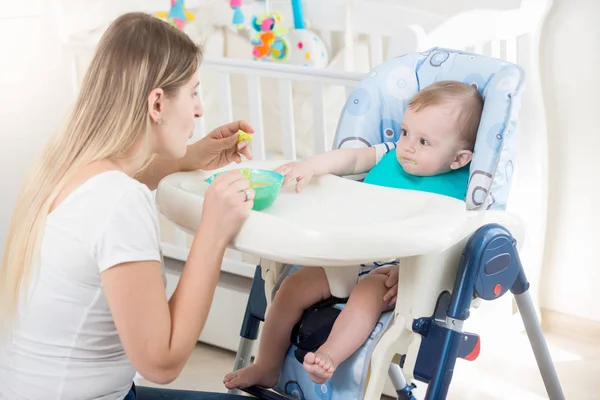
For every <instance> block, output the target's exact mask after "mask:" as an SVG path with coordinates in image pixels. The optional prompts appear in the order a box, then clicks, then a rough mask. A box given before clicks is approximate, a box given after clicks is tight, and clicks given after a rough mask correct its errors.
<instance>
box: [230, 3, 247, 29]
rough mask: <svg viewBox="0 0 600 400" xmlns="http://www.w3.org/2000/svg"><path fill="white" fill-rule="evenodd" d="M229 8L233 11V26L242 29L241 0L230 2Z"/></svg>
mask: <svg viewBox="0 0 600 400" xmlns="http://www.w3.org/2000/svg"><path fill="white" fill-rule="evenodd" d="M229 6H230V7H231V8H232V9H233V19H232V21H231V22H232V23H233V25H234V26H235V27H236V28H238V29H242V28H243V27H244V13H243V12H242V0H231V1H230V2H229Z"/></svg>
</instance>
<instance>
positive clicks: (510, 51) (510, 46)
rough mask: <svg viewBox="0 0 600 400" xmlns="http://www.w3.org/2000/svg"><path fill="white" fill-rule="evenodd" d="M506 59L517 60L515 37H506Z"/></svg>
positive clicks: (509, 60) (514, 61)
mask: <svg viewBox="0 0 600 400" xmlns="http://www.w3.org/2000/svg"><path fill="white" fill-rule="evenodd" d="M506 61H508V62H512V63H516V62H517V38H516V37H515V38H510V39H506Z"/></svg>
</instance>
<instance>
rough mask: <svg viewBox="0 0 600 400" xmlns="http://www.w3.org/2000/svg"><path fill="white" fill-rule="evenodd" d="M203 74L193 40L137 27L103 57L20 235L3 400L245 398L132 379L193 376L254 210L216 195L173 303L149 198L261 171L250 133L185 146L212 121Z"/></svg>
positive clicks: (120, 27)
mask: <svg viewBox="0 0 600 400" xmlns="http://www.w3.org/2000/svg"><path fill="white" fill-rule="evenodd" d="M200 58H201V51H200V49H199V48H198V47H197V46H196V45H195V44H194V43H193V42H192V41H191V40H190V39H189V37H188V36H187V35H185V34H184V33H182V32H180V31H178V30H177V29H175V28H172V27H171V26H170V25H168V24H167V23H165V22H163V21H160V20H158V19H156V18H154V17H151V16H149V15H145V14H141V13H131V14H126V15H123V16H121V17H120V18H118V19H117V20H116V21H114V22H113V24H112V25H111V26H110V27H109V28H108V30H107V31H106V33H105V34H104V36H103V38H102V40H101V41H100V43H99V44H98V47H97V49H96V53H95V55H94V57H93V59H92V61H91V64H90V66H89V69H88V71H87V73H86V76H85V79H84V81H83V84H82V87H81V91H80V93H79V96H78V98H77V101H76V103H75V105H74V108H73V110H72V112H71V114H70V116H69V118H68V120H67V122H66V124H65V126H64V128H63V129H62V131H61V132H60V133H59V134H58V135H57V136H55V137H53V138H52V139H51V140H50V142H49V144H48V145H47V146H46V148H45V150H44V152H43V154H42V156H41V158H40V160H39V162H38V163H37V164H36V165H35V167H34V168H33V170H32V172H31V173H30V174H29V176H28V178H27V179H26V182H25V184H24V186H23V189H22V191H21V193H20V195H19V198H18V200H17V204H16V208H15V211H14V215H13V218H12V222H11V225H10V228H9V233H8V239H7V242H6V247H5V250H4V257H3V260H2V271H1V275H0V318H1V319H0V321H1V322H2V328H3V329H2V333H3V334H4V335H3V336H2V339H3V340H2V342H1V346H0V350H1V352H0V398H7V399H32V400H38V399H47V400H50V399H62V400H68V399H77V400H81V399H123V398H128V399H130V398H132V399H136V398H137V399H139V400H146V399H154V398H169V397H168V396H173V397H177V398H181V399H186V398H189V399H192V398H193V399H205V400H206V399H221V398H223V399H225V398H230V399H234V398H237V397H238V396H228V395H225V394H209V393H197V392H196V393H191V392H186V393H184V392H181V391H179V392H177V393H174V392H169V391H166V390H164V389H150V388H141V387H138V388H136V387H135V386H134V385H133V377H134V375H135V371H136V370H137V371H139V372H140V373H141V374H142V375H143V376H144V377H145V378H146V379H148V380H150V381H152V382H156V383H161V384H164V383H168V382H171V381H173V380H174V379H175V378H176V377H177V376H178V375H179V373H180V372H181V370H182V368H183V366H184V365H185V363H186V361H187V359H188V357H189V356H190V353H191V352H192V349H193V348H194V345H195V343H196V340H197V338H198V336H199V334H200V332H201V331H202V328H203V326H204V323H205V321H206V318H207V315H208V311H209V308H210V305H211V301H212V298H213V294H214V291H215V287H216V285H217V282H218V278H219V271H220V265H221V261H222V258H223V254H224V251H225V248H226V245H227V244H228V243H229V242H230V241H231V240H232V238H233V237H234V236H235V235H236V234H237V232H238V231H239V229H240V227H241V225H242V223H243V222H244V221H245V219H246V217H247V215H248V213H249V210H250V209H251V208H252V204H253V200H252V199H253V196H254V193H253V191H252V190H251V189H250V188H249V187H248V182H247V181H246V180H245V179H243V178H242V177H241V176H240V174H239V173H236V172H230V173H228V174H223V175H222V176H220V177H219V178H218V179H217V180H216V181H215V183H214V184H213V185H211V188H210V189H209V190H208V191H207V193H206V198H205V203H204V208H203V216H202V224H201V225H200V227H199V228H198V231H197V232H196V235H195V238H194V242H193V244H192V248H191V252H190V255H189V257H188V260H187V262H186V264H185V268H184V271H183V274H182V276H181V279H180V281H179V285H178V286H177V289H176V290H175V293H174V294H173V296H172V297H171V299H170V300H167V297H166V294H165V276H164V271H163V269H162V262H161V260H162V257H161V253H160V247H159V230H158V229H159V226H158V225H159V224H158V219H157V214H156V210H155V208H154V202H153V196H152V193H151V191H150V190H151V189H154V188H156V186H157V185H158V182H159V181H160V180H161V179H162V178H163V177H165V176H166V175H167V174H170V173H173V172H176V171H187V170H196V169H214V168H217V167H220V166H223V165H225V164H228V163H230V162H233V161H235V162H240V161H241V154H244V155H245V156H246V157H248V158H251V154H250V152H249V151H248V149H247V148H246V147H245V146H243V145H241V146H238V145H237V141H236V139H237V134H236V132H237V131H238V129H243V130H246V131H250V132H252V128H251V127H249V126H248V125H247V124H245V123H243V122H235V123H231V124H229V125H226V126H223V127H221V128H218V129H217V130H215V131H213V132H211V133H210V134H209V135H208V136H207V137H206V138H205V139H203V140H201V141H199V142H197V143H196V144H194V145H191V146H188V145H187V142H188V139H189V138H190V137H191V135H192V131H193V128H194V118H198V117H200V116H201V114H202V106H201V104H200V100H199V98H198V95H197V93H196V89H197V86H198V84H199V83H198V79H197V76H198V74H197V68H198V67H199V64H200ZM240 153H241V154H240ZM161 396H164V397H161ZM239 398H240V399H242V398H243V397H239Z"/></svg>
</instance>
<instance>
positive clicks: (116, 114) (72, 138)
mask: <svg viewBox="0 0 600 400" xmlns="http://www.w3.org/2000/svg"><path fill="white" fill-rule="evenodd" d="M201 56H202V54H201V50H200V48H199V47H198V46H197V45H196V44H194V43H193V41H192V40H191V39H190V38H189V37H188V36H187V35H186V34H185V33H183V32H181V31H179V30H177V29H176V28H174V27H172V26H171V25H169V24H168V23H166V22H164V21H161V20H159V19H157V18H154V17H152V16H150V15H147V14H143V13H129V14H125V15H122V16H121V17H119V18H117V19H116V20H115V21H114V22H113V23H112V24H111V25H110V27H109V28H108V29H107V30H106V32H105V33H104V35H103V37H102V39H101V41H100V42H99V44H98V46H97V48H96V51H95V54H94V57H93V58H92V60H91V63H90V65H89V67H88V70H87V72H86V75H85V77H84V79H83V82H82V84H81V89H80V91H79V94H78V97H77V100H76V101H75V104H74V107H73V109H72V111H71V113H70V115H69V117H68V119H67V121H66V124H65V126H64V127H63V129H62V130H61V131H60V132H58V133H57V134H56V135H55V136H54V137H53V138H52V139H51V140H50V142H49V143H48V144H47V146H46V147H45V149H44V151H43V152H42V154H41V156H40V158H39V159H38V161H37V162H36V163H35V165H34V167H33V169H32V170H31V171H30V173H29V174H28V176H27V177H26V179H25V182H24V184H23V186H22V188H21V191H20V193H19V196H18V198H17V201H16V205H15V209H14V213H13V216H12V220H11V223H10V226H9V230H8V235H7V240H6V245H5V248H4V254H3V257H2V267H1V268H2V269H1V271H0V324H1V326H0V328H8V327H9V326H11V325H12V323H13V319H14V317H15V315H16V313H18V311H19V306H20V303H21V300H22V299H24V298H25V297H26V296H27V292H28V291H29V288H30V286H31V283H32V278H33V276H34V275H35V273H36V272H37V269H38V268H39V265H38V264H39V251H40V245H41V239H42V235H43V232H44V228H45V224H46V217H47V215H48V214H49V212H50V210H51V207H52V204H53V203H54V201H55V199H56V197H57V196H58V194H59V193H60V191H61V190H62V189H63V188H64V186H65V184H66V183H67V181H68V180H69V179H70V178H72V177H73V176H74V175H75V174H76V173H77V172H78V171H79V170H81V168H82V167H84V166H85V165H87V164H89V163H91V162H94V161H98V160H104V159H107V158H111V157H119V156H121V155H123V154H124V153H126V152H127V151H128V150H129V149H131V147H132V146H133V145H134V144H135V143H137V142H138V141H139V140H144V141H145V142H146V143H149V141H148V139H149V132H150V126H151V120H150V117H149V110H148V95H149V94H150V92H151V91H152V89H154V88H161V89H163V91H164V93H165V95H166V96H172V95H174V94H175V93H176V92H177V90H178V89H179V88H180V87H181V86H183V85H184V84H185V83H186V82H188V81H189V79H191V78H192V76H193V75H194V73H195V72H196V70H197V68H198V66H199V64H200V58H201ZM145 156H146V160H149V159H150V156H151V154H149V147H148V146H147V148H146V154H145ZM0 331H2V329H0Z"/></svg>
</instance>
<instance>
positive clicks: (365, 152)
mask: <svg viewBox="0 0 600 400" xmlns="http://www.w3.org/2000/svg"><path fill="white" fill-rule="evenodd" d="M375 162H376V150H375V148H374V147H363V148H360V149H338V150H333V151H330V152H327V153H323V154H319V155H317V156H315V157H313V158H310V159H309V160H307V163H309V164H310V165H311V167H312V168H313V170H314V173H315V176H320V175H324V174H333V175H338V176H347V175H357V174H363V173H365V172H369V171H370V170H371V168H373V167H374V166H375Z"/></svg>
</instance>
